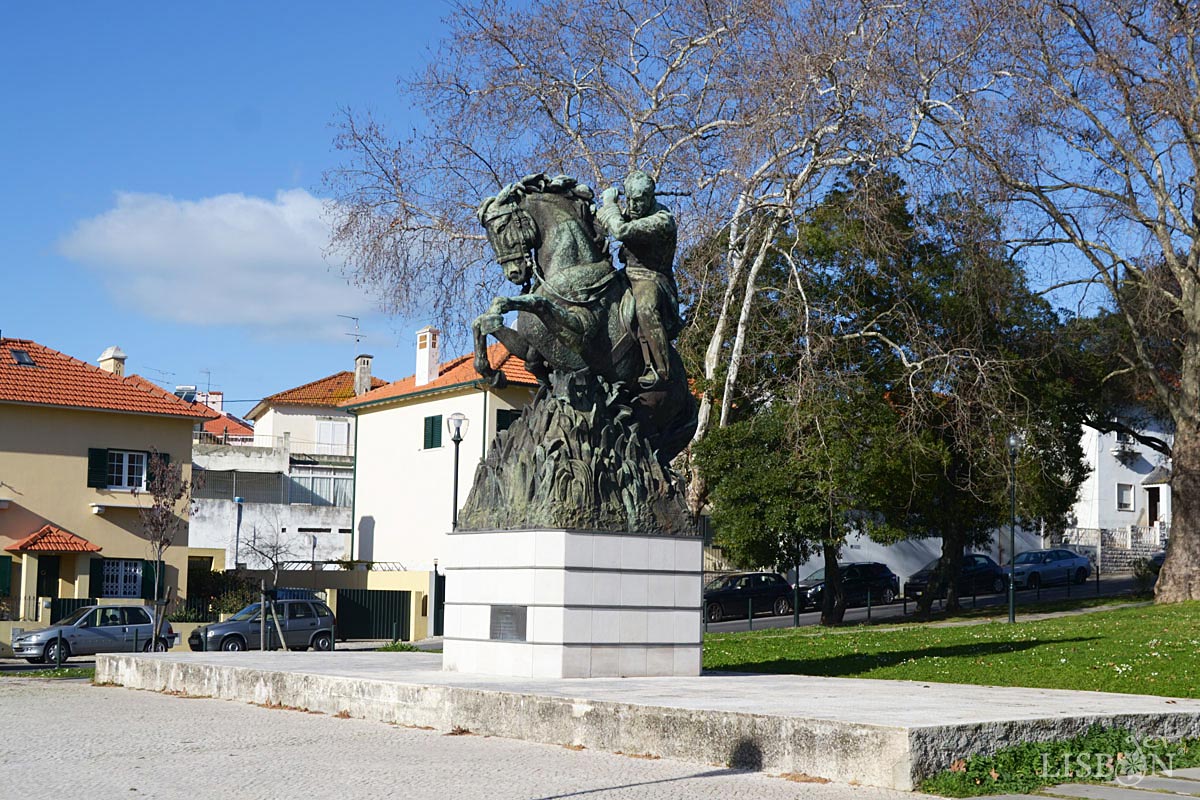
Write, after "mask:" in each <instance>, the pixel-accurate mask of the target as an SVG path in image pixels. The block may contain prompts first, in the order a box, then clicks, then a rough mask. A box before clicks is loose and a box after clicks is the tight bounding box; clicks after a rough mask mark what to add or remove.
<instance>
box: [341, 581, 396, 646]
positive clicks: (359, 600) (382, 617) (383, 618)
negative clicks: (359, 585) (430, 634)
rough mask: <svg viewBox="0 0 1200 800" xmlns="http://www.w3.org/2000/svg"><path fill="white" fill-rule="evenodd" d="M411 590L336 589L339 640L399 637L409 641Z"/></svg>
mask: <svg viewBox="0 0 1200 800" xmlns="http://www.w3.org/2000/svg"><path fill="white" fill-rule="evenodd" d="M411 610H412V592H407V591H398V590H392V591H389V590H383V589H338V590H337V635H338V638H339V639H399V640H400V641H402V642H407V641H408V640H409V639H410V638H411V636H412V632H411V631H410V630H409V629H408V622H409V616H410V612H411Z"/></svg>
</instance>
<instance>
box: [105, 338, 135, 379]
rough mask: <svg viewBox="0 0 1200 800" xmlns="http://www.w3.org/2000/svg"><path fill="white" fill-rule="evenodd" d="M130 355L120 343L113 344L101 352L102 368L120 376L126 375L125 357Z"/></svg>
mask: <svg viewBox="0 0 1200 800" xmlns="http://www.w3.org/2000/svg"><path fill="white" fill-rule="evenodd" d="M126 358H128V356H126V355H125V353H124V352H123V351H122V350H121V348H120V346H119V345H115V344H114V345H113V346H112V347H109V348H108V349H106V350H105V351H104V352H103V353H101V354H100V359H99V361H100V369H102V370H104V371H105V372H111V373H112V374H113V375H116V376H117V377H118V378H121V377H124V375H125V359H126Z"/></svg>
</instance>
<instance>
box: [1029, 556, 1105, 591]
mask: <svg viewBox="0 0 1200 800" xmlns="http://www.w3.org/2000/svg"><path fill="white" fill-rule="evenodd" d="M1014 564H1015V566H1016V569H1015V570H1014V577H1015V579H1016V584H1017V588H1019V589H1036V588H1038V587H1039V586H1048V585H1050V584H1056V583H1063V584H1065V583H1070V582H1072V581H1073V582H1075V583H1083V582H1084V581H1086V580H1087V579H1088V576H1089V575H1091V574H1092V562H1091V559H1089V558H1088V557H1087V556H1081V555H1079V554H1078V553H1075V552H1072V551H1070V550H1063V549H1057V550H1028V551H1026V552H1024V553H1017V558H1016V561H1015V562H1014Z"/></svg>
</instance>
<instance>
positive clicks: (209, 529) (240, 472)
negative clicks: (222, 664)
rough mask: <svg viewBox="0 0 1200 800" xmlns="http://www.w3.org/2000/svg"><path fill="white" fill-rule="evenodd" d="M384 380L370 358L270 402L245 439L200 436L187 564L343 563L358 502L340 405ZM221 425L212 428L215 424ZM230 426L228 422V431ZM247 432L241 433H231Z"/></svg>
mask: <svg viewBox="0 0 1200 800" xmlns="http://www.w3.org/2000/svg"><path fill="white" fill-rule="evenodd" d="M386 385H387V382H386V381H383V380H381V379H378V378H372V377H371V356H369V355H360V356H358V357H356V359H355V370H354V372H349V371H345V372H339V373H336V374H334V375H330V376H328V377H326V378H322V379H320V380H317V381H313V382H311V383H307V384H304V385H303V386H298V387H296V388H294V389H288V390H287V391H284V392H279V393H277V394H273V395H271V396H270V397H267V398H264V399H263V400H262V401H261V402H260V403H258V404H257V405H256V406H255V407H254V409H253V410H252V411H251V412H250V414H249V415H248V416H249V417H250V418H251V419H254V420H256V422H257V424H256V425H255V426H254V428H253V430H248V434H249V435H236V436H235V435H230V434H229V433H228V431H227V430H224V429H218V431H219V433H215V432H214V431H211V430H209V429H208V428H207V427H206V428H205V429H202V430H199V431H197V432H196V437H195V441H194V443H193V446H192V462H193V464H194V466H195V468H196V469H195V472H196V474H197V476H199V478H200V481H199V483H198V486H197V488H196V489H195V491H194V498H195V502H194V513H193V515H192V524H191V548H190V553H189V555H190V557H191V558H192V559H193V560H194V561H195V562H196V565H197V566H204V567H207V568H210V569H220V568H222V567H225V568H231V567H233V566H234V565H235V564H246V565H247V567H249V568H250V569H262V568H265V567H267V566H269V558H267V557H264V554H267V555H268V556H269V557H270V558H274V559H275V560H279V561H309V560H315V561H327V560H338V559H343V558H346V557H347V556H348V555H349V552H350V549H349V544H350V538H351V530H352V529H351V506H352V500H353V496H354V489H353V483H354V445H353V443H354V438H353V432H354V421H355V420H354V417H353V416H352V415H350V414H348V413H347V412H345V411H343V410H341V409H340V408H338V404H339V403H342V402H345V401H346V400H349V399H351V398H353V397H355V396H356V395H365V394H366V393H367V392H368V391H369V390H370V389H371V388H372V387H381V386H386ZM221 422H222V421H221V420H218V423H221ZM224 424H228V423H224ZM237 433H238V434H245V433H247V431H240V430H239V431H237Z"/></svg>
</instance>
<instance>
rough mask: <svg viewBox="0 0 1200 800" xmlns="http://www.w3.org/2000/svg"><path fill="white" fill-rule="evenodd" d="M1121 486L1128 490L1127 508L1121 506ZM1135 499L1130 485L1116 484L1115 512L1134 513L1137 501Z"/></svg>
mask: <svg viewBox="0 0 1200 800" xmlns="http://www.w3.org/2000/svg"><path fill="white" fill-rule="evenodd" d="M1122 486H1124V487H1126V488H1128V490H1129V504H1128V505H1127V506H1123V505H1121V487H1122ZM1135 498H1136V494H1135V493H1134V491H1133V484H1132V483H1118V484H1117V497H1116V500H1117V511H1134V510H1136V506H1137V501H1136V499H1135Z"/></svg>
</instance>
